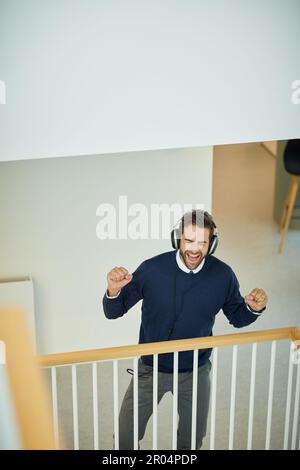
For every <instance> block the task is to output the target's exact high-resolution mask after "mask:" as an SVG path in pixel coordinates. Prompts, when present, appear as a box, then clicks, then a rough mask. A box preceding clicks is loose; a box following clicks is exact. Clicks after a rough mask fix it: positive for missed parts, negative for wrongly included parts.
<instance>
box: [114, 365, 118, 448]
mask: <svg viewBox="0 0 300 470" xmlns="http://www.w3.org/2000/svg"><path fill="white" fill-rule="evenodd" d="M113 376H114V382H113V383H114V436H115V450H119V380H118V360H117V359H115V360H114V361H113Z"/></svg>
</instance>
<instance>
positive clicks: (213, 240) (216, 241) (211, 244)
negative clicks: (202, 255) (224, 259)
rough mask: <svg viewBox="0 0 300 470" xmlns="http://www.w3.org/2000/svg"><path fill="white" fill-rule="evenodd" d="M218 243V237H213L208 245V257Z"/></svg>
mask: <svg viewBox="0 0 300 470" xmlns="http://www.w3.org/2000/svg"><path fill="white" fill-rule="evenodd" d="M218 242H219V239H218V236H217V235H213V237H212V239H211V243H210V248H209V251H208V254H209V255H212V254H213V253H214V252H215V251H216V249H217V246H218Z"/></svg>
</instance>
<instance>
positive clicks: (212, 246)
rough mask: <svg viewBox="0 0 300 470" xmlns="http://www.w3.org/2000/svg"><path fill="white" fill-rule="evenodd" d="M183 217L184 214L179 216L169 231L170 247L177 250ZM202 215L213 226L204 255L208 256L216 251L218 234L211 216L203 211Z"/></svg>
mask: <svg viewBox="0 0 300 470" xmlns="http://www.w3.org/2000/svg"><path fill="white" fill-rule="evenodd" d="M184 217H185V215H183V216H182V217H181V219H180V220H179V221H178V222H177V224H176V225H175V227H174V228H173V230H172V232H171V242H172V247H173V248H174V250H179V246H180V239H181V233H180V227H181V226H182V223H183V221H184ZM203 217H205V218H207V219H209V220H210V222H211V223H212V225H213V227H214V231H213V235H212V237H211V239H210V242H209V247H208V252H207V255H206V256H208V255H212V254H213V253H214V252H215V251H216V248H217V246H218V243H219V235H218V229H217V226H216V224H215V223H214V221H213V218H212V216H211V215H210V214H209V213H208V212H206V211H203Z"/></svg>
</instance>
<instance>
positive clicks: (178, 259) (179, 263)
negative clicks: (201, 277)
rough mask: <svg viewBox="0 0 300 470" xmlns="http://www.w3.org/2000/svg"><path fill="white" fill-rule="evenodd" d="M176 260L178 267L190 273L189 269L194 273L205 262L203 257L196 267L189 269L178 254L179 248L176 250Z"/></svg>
mask: <svg viewBox="0 0 300 470" xmlns="http://www.w3.org/2000/svg"><path fill="white" fill-rule="evenodd" d="M176 261H177V264H178V267H179V268H180V269H181V270H182V271H184V272H185V273H190V272H191V271H193V273H194V274H197V273H198V272H199V271H200V269H202V268H203V266H204V263H205V258H203V260H202V261H201V263H200V264H199V266H197V268H196V269H189V268H188V267H187V266H186V265H185V264H184V262H183V261H182V259H181V256H180V253H179V250H177V253H176Z"/></svg>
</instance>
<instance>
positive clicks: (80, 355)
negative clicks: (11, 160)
mask: <svg viewBox="0 0 300 470" xmlns="http://www.w3.org/2000/svg"><path fill="white" fill-rule="evenodd" d="M299 332H300V330H299V328H296V327H287V328H277V329H273V330H260V331H251V332H247V333H234V334H227V335H221V336H207V337H203V338H191V339H181V340H175V341H161V342H158V343H144V344H136V345H131V346H120V347H113V348H104V349H88V350H83V351H74V352H66V353H58V354H48V355H43V356H38V357H37V360H38V363H39V365H40V366H42V367H48V366H59V365H65V364H78V363H83V362H94V361H101V360H102V361H103V360H111V359H123V358H128V357H136V356H146V355H152V354H165V353H172V352H176V351H178V352H182V351H192V350H194V349H207V348H216V347H222V346H232V345H235V344H251V343H262V342H270V341H274V340H284V339H290V340H292V341H294V340H295V337H296V336H297V335H298V334H299Z"/></svg>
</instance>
